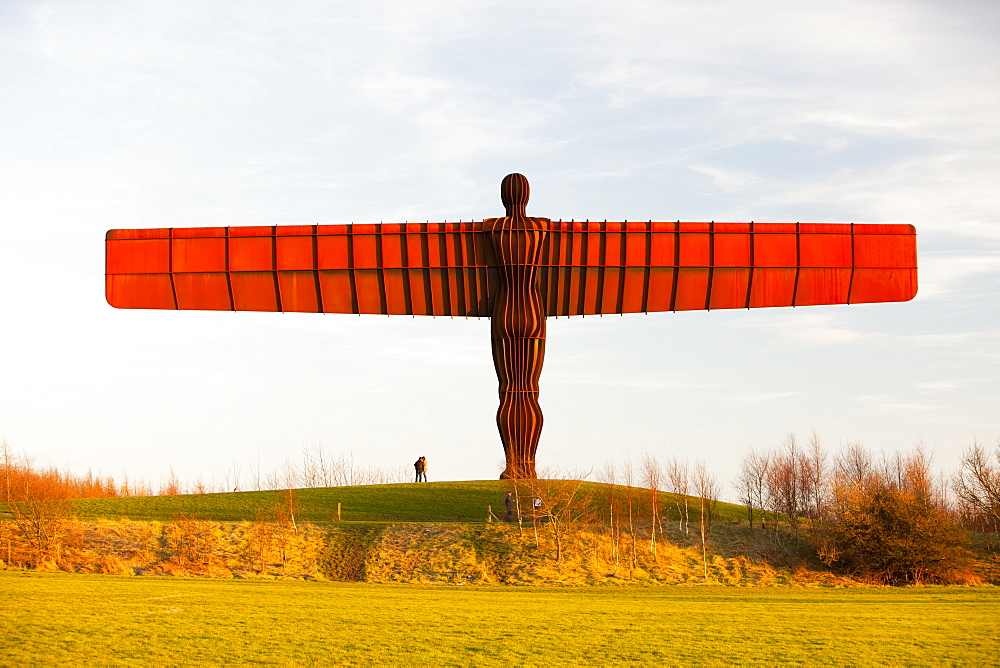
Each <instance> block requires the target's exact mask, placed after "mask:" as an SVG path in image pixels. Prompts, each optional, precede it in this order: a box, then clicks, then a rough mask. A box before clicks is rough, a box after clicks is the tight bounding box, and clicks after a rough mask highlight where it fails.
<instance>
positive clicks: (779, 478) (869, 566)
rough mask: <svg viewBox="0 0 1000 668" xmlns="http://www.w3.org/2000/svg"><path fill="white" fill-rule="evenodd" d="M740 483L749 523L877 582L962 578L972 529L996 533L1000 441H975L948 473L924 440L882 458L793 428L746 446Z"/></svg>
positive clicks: (999, 507)
mask: <svg viewBox="0 0 1000 668" xmlns="http://www.w3.org/2000/svg"><path fill="white" fill-rule="evenodd" d="M994 460H995V462H996V463H995V464H994ZM734 484H735V487H736V489H737V492H738V493H739V496H740V501H741V503H742V504H743V505H745V506H746V508H747V519H748V522H749V524H750V529H751V531H752V530H753V527H754V523H755V520H756V522H757V526H758V527H761V528H764V529H769V530H771V531H773V532H774V535H776V536H788V537H790V538H791V539H792V540H794V541H796V542H798V541H800V540H802V539H805V540H807V541H808V542H810V543H811V544H813V545H814V546H815V547H816V549H817V551H818V553H819V556H820V557H821V558H822V559H823V560H824V561H826V562H827V563H829V564H839V565H841V566H843V567H845V568H847V569H849V570H850V571H852V572H854V573H855V574H857V575H860V576H862V577H864V578H866V579H868V580H872V581H878V582H886V583H907V582H914V583H917V582H934V581H938V582H953V581H963V579H964V578H965V576H966V575H967V574H968V572H969V569H970V564H971V555H970V553H969V552H968V550H966V545H967V543H968V534H967V531H966V529H973V530H978V531H981V532H992V533H993V534H994V536H995V535H996V533H997V528H998V526H1000V523H998V519H1000V443H998V445H997V451H996V453H994V454H993V455H992V456H991V454H990V453H989V452H987V451H986V449H985V448H983V447H982V446H980V445H978V444H974V445H973V446H972V447H970V448H969V449H968V450H966V452H965V454H964V455H963V458H962V463H961V469H960V470H959V472H958V473H956V474H955V475H954V476H953V477H952V478H951V480H949V479H948V478H947V477H945V476H940V475H935V473H934V471H933V468H932V462H931V457H930V455H929V454H928V453H927V451H926V450H925V449H924V448H923V447H922V446H921V445H919V444H918V445H917V446H916V447H915V448H914V449H913V450H912V451H911V452H910V453H908V454H903V453H896V454H893V455H890V456H883V457H881V458H876V457H874V456H873V455H872V454H871V453H870V452H869V451H868V450H866V449H865V448H864V447H862V446H861V445H860V444H857V443H850V444H848V445H847V446H846V447H845V448H844V449H843V450H842V451H840V452H839V453H837V454H836V455H834V456H831V455H830V453H828V452H827V451H826V449H825V448H824V447H823V446H822V444H821V443H820V440H819V438H818V437H817V436H816V435H815V434H814V435H813V436H812V437H811V438H810V440H809V442H808V444H807V445H805V446H803V445H801V444H800V443H799V442H798V440H797V439H796V437H795V436H794V435H789V436H788V437H787V438H786V439H785V440H784V441H783V442H782V443H781V445H780V446H778V447H777V448H775V449H773V450H770V451H764V452H760V451H751V452H750V453H748V454H747V455H746V456H745V457H744V458H743V460H742V462H741V464H740V469H739V474H738V476H737V477H736V479H735V480H734ZM963 525H964V526H963Z"/></svg>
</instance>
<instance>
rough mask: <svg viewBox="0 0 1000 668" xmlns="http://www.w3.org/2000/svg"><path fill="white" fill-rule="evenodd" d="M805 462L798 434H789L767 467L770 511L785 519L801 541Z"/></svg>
mask: <svg viewBox="0 0 1000 668" xmlns="http://www.w3.org/2000/svg"><path fill="white" fill-rule="evenodd" d="M801 479H802V458H801V453H800V451H799V447H798V443H797V441H796V439H795V434H789V435H788V436H787V437H786V438H785V440H784V441H783V442H782V444H781V448H780V449H779V450H778V452H776V453H774V454H773V455H772V456H771V465H770V466H769V467H768V477H767V496H768V502H769V505H770V506H771V509H772V510H773V511H774V512H775V513H776V514H783V515H785V518H786V520H787V521H788V528H789V531H790V532H791V533H792V535H793V536H795V537H796V539H797V538H798V533H799V531H798V530H799V523H798V518H799V516H800V515H801V514H802V512H801V511H802V506H801V504H802V496H801V490H802V483H801Z"/></svg>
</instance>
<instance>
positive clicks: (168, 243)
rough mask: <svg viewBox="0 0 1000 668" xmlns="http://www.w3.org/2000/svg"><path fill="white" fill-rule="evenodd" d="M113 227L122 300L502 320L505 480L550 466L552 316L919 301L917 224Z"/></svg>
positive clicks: (112, 278) (505, 192) (514, 200)
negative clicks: (539, 460) (546, 433)
mask: <svg viewBox="0 0 1000 668" xmlns="http://www.w3.org/2000/svg"><path fill="white" fill-rule="evenodd" d="M500 193H501V199H502V201H503V204H504V207H505V208H506V215H505V216H503V217H501V218H487V219H485V220H483V221H481V222H474V221H473V222H459V223H447V222H445V223H419V224H418V223H405V224H383V225H291V226H267V227H201V228H169V229H146V230H141V229H135V230H111V231H109V232H108V234H107V241H106V243H107V276H106V281H107V285H106V295H107V300H108V303H110V304H111V305H112V306H114V307H116V308H147V309H198V310H223V311H306V312H311V313H359V314H360V313H370V314H384V315H434V316H438V315H440V316H457V317H466V318H471V317H476V318H479V317H488V318H491V320H492V322H491V338H492V348H493V361H494V365H495V366H496V372H497V378H498V379H499V393H500V407H499V410H498V411H497V426H498V428H499V431H500V439H501V441H502V443H503V448H504V453H505V455H506V461H507V465H506V468H505V469H504V472H503V474H502V475H501V478H510V477H522V478H523V477H527V478H532V477H534V476H535V451H536V449H537V447H538V439H539V436H540V434H541V430H542V411H541V408H540V406H539V403H538V380H539V376H540V374H541V370H542V361H543V359H544V356H545V318H546V317H549V316H556V317H558V316H577V315H579V316H583V315H603V314H615V313H617V314H624V313H649V312H656V311H687V310H703V309H704V310H713V309H734V308H762V307H777V306H806V305H817V304H856V303H862V302H894V301H907V300H910V299H912V298H913V297H914V295H915V294H916V291H917V261H916V260H917V257H916V232H915V230H914V228H913V227H912V226H910V225H868V224H811V223H801V224H800V223H752V222H751V223H716V222H709V223H686V222H685V223H682V222H680V221H677V222H653V221H649V222H607V221H604V222H590V221H583V222H580V221H572V220H571V221H562V220H559V221H552V220H550V219H548V218H532V217H528V216H527V214H526V206H527V203H528V180H527V179H526V178H524V177H523V176H521V175H520V174H510V175H508V176H507V177H506V178H504V180H503V183H502V184H501V186H500Z"/></svg>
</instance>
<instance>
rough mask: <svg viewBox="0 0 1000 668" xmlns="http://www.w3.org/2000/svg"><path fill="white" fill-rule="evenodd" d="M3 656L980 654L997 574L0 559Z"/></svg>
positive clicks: (989, 638) (835, 658)
mask: <svg viewBox="0 0 1000 668" xmlns="http://www.w3.org/2000/svg"><path fill="white" fill-rule="evenodd" d="M0 592H2V594H0V600H2V604H0V637H2V638H3V640H4V641H3V643H2V644H0V664H4V665H24V664H38V663H96V664H102V665H134V664H137V663H138V664H221V663H244V662H257V661H261V662H268V663H309V662H321V663H341V662H351V663H357V662H360V663H413V664H431V663H460V664H467V663H475V664H477V665H510V664H524V663H533V664H540V663H556V664H580V663H585V664H605V663H609V662H627V661H631V662H642V663H682V664H691V663H720V662H721V663H790V662H808V663H833V664H851V665H864V664H873V663H878V664H886V663H905V664H944V663H948V664H954V663H962V664H983V663H991V662H994V661H995V660H996V657H997V655H998V653H1000V631H998V628H1000V613H998V612H997V611H998V610H1000V590H998V589H994V588H974V589H967V588H936V587H927V588H905V589H881V588H879V589H871V588H863V589H809V588H767V589H760V588H755V589H742V588H732V587H729V588H725V587H668V588H661V587H657V588H595V587H586V588H572V587H567V588H530V589H529V588H503V589H501V588H486V587H477V588H471V587H456V586H433V587H432V586H413V585H409V586H391V585H367V584H344V583H315V582H300V581H265V582H261V581H255V582H250V581H238V580H201V579H175V578H153V577H148V578H147V577H144V578H130V577H112V576H89V575H70V574H58V573H56V574H47V573H31V572H18V571H5V572H0Z"/></svg>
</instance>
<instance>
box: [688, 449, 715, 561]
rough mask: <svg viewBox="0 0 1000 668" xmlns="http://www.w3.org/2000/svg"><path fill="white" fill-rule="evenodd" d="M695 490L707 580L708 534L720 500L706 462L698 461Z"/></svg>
mask: <svg viewBox="0 0 1000 668" xmlns="http://www.w3.org/2000/svg"><path fill="white" fill-rule="evenodd" d="M694 488H695V493H696V494H697V496H698V519H699V522H698V525H699V529H700V532H701V560H702V566H703V568H704V574H705V578H706V579H708V532H709V529H711V526H712V519H713V518H714V516H715V507H716V504H717V503H718V500H719V492H720V490H719V483H718V481H717V480H716V478H715V474H714V473H711V472H710V471H709V470H708V467H707V466H705V462H703V461H698V463H696V464H695V466H694Z"/></svg>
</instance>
